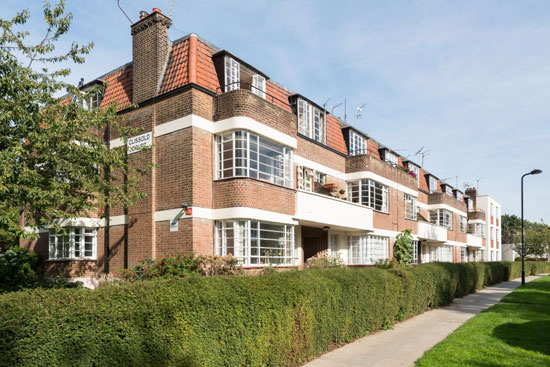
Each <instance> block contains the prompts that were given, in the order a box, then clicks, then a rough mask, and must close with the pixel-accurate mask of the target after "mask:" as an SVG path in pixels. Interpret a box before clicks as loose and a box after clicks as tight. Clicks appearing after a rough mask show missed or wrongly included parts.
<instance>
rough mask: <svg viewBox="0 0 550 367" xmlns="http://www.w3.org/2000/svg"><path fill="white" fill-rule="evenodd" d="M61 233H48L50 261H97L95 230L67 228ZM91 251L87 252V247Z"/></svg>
mask: <svg viewBox="0 0 550 367" xmlns="http://www.w3.org/2000/svg"><path fill="white" fill-rule="evenodd" d="M65 231H66V232H65V233H63V232H50V233H49V235H48V239H49V241H48V248H49V259H50V260H95V259H97V229H96V228H86V227H67V228H65ZM88 245H89V246H91V249H89V250H87V249H86V247H87V246H88Z"/></svg>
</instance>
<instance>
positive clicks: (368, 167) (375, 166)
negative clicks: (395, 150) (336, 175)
mask: <svg viewBox="0 0 550 367" xmlns="http://www.w3.org/2000/svg"><path fill="white" fill-rule="evenodd" d="M364 171H369V172H372V173H375V174H377V175H379V176H382V177H384V178H387V179H388V180H391V181H394V182H397V183H398V184H401V185H403V186H406V187H408V188H410V189H413V190H417V188H418V182H417V179H416V177H414V176H412V175H410V174H409V173H408V172H405V171H404V170H403V169H402V168H401V167H399V166H392V165H391V164H389V163H386V162H384V161H382V160H380V159H378V158H376V157H374V156H372V155H370V154H360V155H352V156H349V157H346V173H347V174H350V173H355V172H364Z"/></svg>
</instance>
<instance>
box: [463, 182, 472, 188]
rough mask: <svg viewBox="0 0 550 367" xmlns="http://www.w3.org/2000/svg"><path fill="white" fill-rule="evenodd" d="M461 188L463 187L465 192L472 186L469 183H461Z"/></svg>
mask: <svg viewBox="0 0 550 367" xmlns="http://www.w3.org/2000/svg"><path fill="white" fill-rule="evenodd" d="M462 186H463V187H464V190H466V189H467V188H468V187H471V186H472V184H471V183H469V182H463V183H462Z"/></svg>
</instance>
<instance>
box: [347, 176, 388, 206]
mask: <svg viewBox="0 0 550 367" xmlns="http://www.w3.org/2000/svg"><path fill="white" fill-rule="evenodd" d="M347 186H348V200H349V201H351V202H354V203H359V204H362V205H365V206H368V207H369V208H371V209H374V210H378V211H381V212H384V213H387V212H388V187H387V186H385V185H382V184H380V183H378V182H376V181H373V180H369V179H365V180H361V181H353V182H348V185H347Z"/></svg>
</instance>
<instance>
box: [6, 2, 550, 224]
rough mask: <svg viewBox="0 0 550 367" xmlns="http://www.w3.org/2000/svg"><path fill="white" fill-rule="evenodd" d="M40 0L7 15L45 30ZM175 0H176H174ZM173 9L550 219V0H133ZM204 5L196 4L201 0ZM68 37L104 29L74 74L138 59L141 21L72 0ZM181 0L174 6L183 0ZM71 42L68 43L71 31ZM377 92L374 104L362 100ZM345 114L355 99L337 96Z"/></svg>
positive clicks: (449, 173)
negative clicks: (22, 12) (26, 18)
mask: <svg viewBox="0 0 550 367" xmlns="http://www.w3.org/2000/svg"><path fill="white" fill-rule="evenodd" d="M41 4H42V2H41V1H37V0H34V1H26V0H25V1H23V0H21V1H17V2H15V1H14V2H11V3H7V4H3V6H2V7H1V8H0V17H2V18H7V17H11V16H12V15H13V14H14V13H15V11H16V10H19V9H21V8H28V9H30V10H31V14H32V15H33V17H32V19H31V22H30V28H31V31H32V32H36V33H35V34H36V35H38V34H39V33H40V31H42V30H43V27H42V25H41V23H40V20H41V19H40V9H41ZM172 4H173V6H172ZM121 5H122V7H123V8H124V10H125V11H126V12H127V14H128V15H129V16H130V17H131V18H132V20H134V21H135V20H137V19H138V13H139V11H140V10H147V11H151V9H152V8H153V7H159V8H161V9H162V11H163V12H164V13H165V14H170V13H172V18H173V26H172V29H171V30H170V38H171V39H172V40H174V39H177V38H179V37H182V36H184V35H185V34H187V33H190V32H193V33H196V34H198V35H200V36H201V37H203V38H205V39H207V40H208V41H210V42H211V43H213V44H215V45H216V46H218V47H220V48H223V49H227V50H229V51H231V52H232V53H234V54H236V55H237V56H239V57H240V58H242V59H244V60H246V61H247V62H249V63H250V64H252V65H254V66H255V67H257V68H259V69H260V70H262V71H264V72H265V73H266V74H267V75H269V76H270V77H271V78H272V79H274V80H276V81H278V82H280V83H282V84H283V85H285V86H287V87H288V88H290V89H291V90H293V91H295V92H299V93H301V94H303V95H305V96H308V97H309V98H311V99H312V100H314V101H316V102H318V103H319V104H323V103H324V102H325V101H326V100H327V99H329V98H330V101H329V104H328V106H329V107H330V106H332V105H335V104H338V103H340V102H343V100H344V98H346V99H347V105H348V114H347V115H348V119H347V121H348V123H351V124H353V125H354V126H356V127H357V128H359V129H361V130H363V131H365V132H366V133H368V134H370V135H371V136H373V137H374V138H375V139H377V140H379V141H380V142H382V143H384V144H386V145H388V146H390V147H392V148H394V149H403V150H400V151H399V153H400V154H402V155H404V156H407V155H410V158H411V159H413V160H416V161H419V159H418V158H417V157H415V156H414V154H415V152H416V151H418V149H420V147H422V146H424V147H426V148H427V149H430V153H429V155H427V156H426V157H425V161H424V166H425V168H426V169H427V170H428V171H430V172H432V173H434V174H435V175H437V176H438V177H439V178H448V182H449V183H450V184H451V185H455V183H456V176H458V181H459V188H460V189H463V188H464V187H463V183H465V182H466V183H470V184H473V185H475V184H476V183H477V180H478V179H480V181H479V191H480V193H481V194H490V195H491V196H493V197H494V198H496V199H497V200H498V201H500V203H501V204H502V205H503V213H510V214H518V215H519V214H520V177H521V175H522V174H523V173H525V172H528V171H530V170H532V169H533V168H540V169H542V170H543V171H544V173H543V174H542V175H538V176H532V177H527V178H526V181H525V190H526V195H525V216H526V218H528V219H530V220H536V221H540V220H541V219H543V220H544V221H545V222H546V223H550V211H549V209H548V208H549V206H550V190H549V186H550V185H549V183H550V163H549V156H550V124H549V122H550V108H549V107H550V105H549V103H548V102H549V101H550V62H549V60H550V42H548V40H550V2H548V1H522V2H519V1H504V0H501V1H479V0H478V1H460V2H458V1H452V2H450V1H391V2H390V1H384V2H381V1H345V2H344V1H341V2H335V1H304V0H301V1H275V0H272V1H241V0H235V1H206V0H205V1H202V2H188V1H182V0H163V1H146V0H134V1H130V0H121ZM190 5H192V6H190ZM67 8H68V9H69V10H70V11H72V12H73V14H74V22H73V26H72V28H71V31H70V35H69V36H68V37H67V41H72V40H75V41H77V42H81V43H85V42H88V41H93V42H94V43H95V48H94V50H93V51H92V54H91V55H90V56H89V57H88V58H87V63H86V64H84V65H78V66H75V67H73V74H72V76H71V77H70V80H71V81H73V82H75V83H76V82H78V80H79V79H80V78H81V77H83V78H85V80H86V81H90V80H92V79H94V78H96V77H97V76H99V75H101V74H103V73H105V72H107V71H109V70H111V69H114V68H116V67H117V66H119V65H121V64H124V63H126V62H128V61H131V36H130V28H129V26H130V23H129V22H128V20H127V19H126V18H125V17H124V15H123V14H122V13H121V12H120V10H119V9H118V7H117V6H116V0H95V1H77V0H72V1H71V0H68V1H67ZM171 8H172V10H171ZM67 44H68V43H67ZM365 102H366V103H367V105H366V108H365V109H364V110H363V113H362V118H361V119H359V120H356V119H355V109H356V107H357V106H359V105H362V104H363V103H365ZM335 115H337V116H341V117H343V115H344V109H343V106H340V107H337V108H336V109H335Z"/></svg>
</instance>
